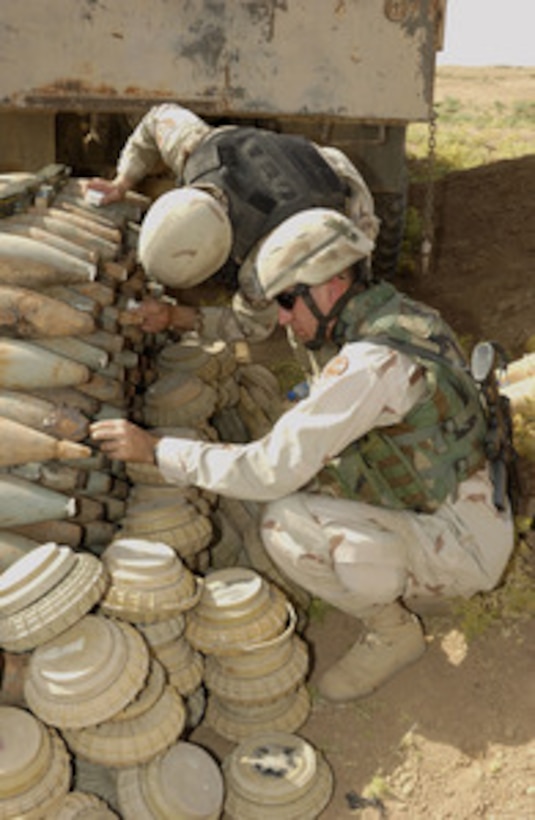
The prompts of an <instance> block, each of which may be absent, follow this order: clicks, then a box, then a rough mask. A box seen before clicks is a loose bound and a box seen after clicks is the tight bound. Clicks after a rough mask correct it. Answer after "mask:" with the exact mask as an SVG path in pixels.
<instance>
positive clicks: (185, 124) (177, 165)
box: [117, 103, 379, 341]
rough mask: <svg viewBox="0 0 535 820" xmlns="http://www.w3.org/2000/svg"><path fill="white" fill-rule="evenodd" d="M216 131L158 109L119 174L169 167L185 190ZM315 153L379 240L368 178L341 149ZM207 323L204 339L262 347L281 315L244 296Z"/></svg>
mask: <svg viewBox="0 0 535 820" xmlns="http://www.w3.org/2000/svg"><path fill="white" fill-rule="evenodd" d="M222 127H223V128H234V127H235V126H222ZM212 131H213V128H212V127H211V126H210V125H208V124H207V123H205V122H204V121H203V120H202V119H200V118H199V117H197V115H196V114H194V113H193V112H191V111H189V110H188V109H185V108H182V107H181V106H179V105H175V104H171V103H169V104H164V105H159V106H155V107H154V108H152V109H151V110H150V111H149V112H148V113H147V114H146V115H145V116H144V117H143V119H142V120H141V121H140V123H139V124H138V126H137V127H136V128H135V129H134V131H133V132H132V134H131V135H130V137H129V139H128V140H127V142H126V144H125V146H124V148H123V150H122V152H121V155H120V157H119V161H118V164H117V172H118V173H119V174H121V175H124V176H126V177H128V179H129V180H130V181H131V182H132V183H134V184H135V183H137V182H139V181H140V180H141V179H143V178H144V177H145V176H146V175H147V174H148V173H150V171H152V170H153V169H154V167H155V166H156V165H157V164H158V162H159V161H163V163H164V164H165V165H166V166H167V167H168V168H169V169H171V171H173V173H174V174H175V175H176V179H177V184H181V181H182V179H183V171H184V167H185V164H186V161H187V159H188V157H189V156H190V154H191V153H192V151H194V150H195V148H196V147H197V146H198V145H199V144H200V143H201V142H202V140H203V139H204V138H205V137H206V136H207V135H208V134H210V133H211V132H212ZM315 147H316V149H317V151H318V153H319V154H320V155H321V156H322V157H323V159H324V160H325V161H326V162H327V163H328V164H329V166H330V167H331V168H332V169H333V170H334V171H335V172H336V174H337V176H338V177H339V178H340V179H341V180H343V181H344V183H345V184H346V186H347V189H348V191H349V196H348V200H347V211H348V216H349V217H350V218H351V219H352V220H353V221H354V222H355V224H357V225H358V226H359V227H360V228H361V229H362V230H363V231H364V232H365V233H366V234H368V235H369V236H370V237H371V238H375V237H376V235H377V233H378V230H379V223H378V220H377V218H376V217H375V215H374V204H373V198H372V196H371V193H370V191H369V189H368V187H367V185H366V183H365V182H364V180H363V178H362V176H361V175H360V173H359V172H358V171H357V169H356V168H355V167H354V165H353V164H352V163H351V162H350V160H349V159H348V158H347V157H346V156H345V155H344V154H343V153H342V152H341V151H339V150H338V149H337V148H333V147H321V146H315ZM201 320H202V335H203V337H204V338H206V339H223V340H224V341H232V340H235V339H240V338H246V339H248V340H249V341H261V340H262V339H265V338H267V337H268V336H269V335H270V334H271V332H272V331H273V329H274V328H275V326H276V324H277V309H276V306H274V305H273V304H269V305H263V306H256V305H255V306H253V305H251V304H250V303H249V302H248V301H247V300H245V299H244V298H243V295H242V294H241V293H239V292H238V293H236V294H235V296H234V298H233V300H232V309H228V308H224V307H223V308H222V307H216V308H204V307H203V308H201Z"/></svg>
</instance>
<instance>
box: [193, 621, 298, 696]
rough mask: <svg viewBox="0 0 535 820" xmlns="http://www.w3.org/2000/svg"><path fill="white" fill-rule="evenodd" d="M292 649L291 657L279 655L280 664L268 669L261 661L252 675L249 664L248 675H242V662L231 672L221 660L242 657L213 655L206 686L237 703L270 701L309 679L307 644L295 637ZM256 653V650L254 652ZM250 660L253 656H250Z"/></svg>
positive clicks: (206, 663) (209, 659)
mask: <svg viewBox="0 0 535 820" xmlns="http://www.w3.org/2000/svg"><path fill="white" fill-rule="evenodd" d="M291 646H292V652H291V654H290V656H289V657H288V658H285V657H284V656H283V655H281V656H280V658H279V661H278V664H277V666H275V667H273V666H271V664H270V666H271V668H270V669H269V670H266V668H265V666H264V668H262V663H261V661H260V662H259V668H258V670H257V673H256V675H254V676H252V675H251V669H250V667H249V666H248V669H247V674H244V675H242V674H241V669H240V667H239V664H237V665H236V667H235V669H234V670H233V672H232V673H229V672H228V671H227V669H225V666H224V665H223V664H221V663H220V660H232V659H234V660H238V658H241V657H242V656H241V655H240V656H238V655H234V656H232V657H231V658H228V657H227V658H225V657H224V656H221V657H219V658H218V657H217V656H215V655H212V656H210V657H208V658H206V661H205V670H204V681H205V683H206V686H207V688H208V689H209V690H210V692H212V693H213V694H214V695H216V696H217V697H218V698H219V699H220V700H224V701H236V702H238V703H244V704H245V703H247V704H251V703H258V704H262V703H270V702H271V701H273V700H277V699H279V698H281V697H284V696H285V695H287V694H289V693H290V692H292V691H294V690H295V689H297V688H298V687H299V686H301V685H302V684H303V683H304V681H305V678H306V675H307V671H308V665H309V657H308V649H307V647H306V645H305V643H304V642H303V641H302V640H301V639H300V638H298V637H297V636H295V635H294V636H293V641H292V644H291ZM251 654H254V653H251ZM248 660H249V661H250V660H251V659H248Z"/></svg>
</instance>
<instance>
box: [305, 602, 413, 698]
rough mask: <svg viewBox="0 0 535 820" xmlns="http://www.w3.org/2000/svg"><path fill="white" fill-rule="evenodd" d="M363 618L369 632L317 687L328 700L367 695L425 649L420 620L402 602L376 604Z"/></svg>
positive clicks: (328, 672) (325, 675) (329, 671)
mask: <svg viewBox="0 0 535 820" xmlns="http://www.w3.org/2000/svg"><path fill="white" fill-rule="evenodd" d="M361 620H362V621H363V623H364V625H365V627H366V629H367V633H366V634H365V635H364V636H363V637H362V638H360V639H359V640H358V641H357V642H356V643H355V644H354V645H353V646H352V647H351V649H350V650H349V652H347V653H346V654H345V655H344V656H343V657H342V658H341V659H340V660H339V661H337V663H335V664H334V666H331V668H330V669H328V670H327V672H325V674H324V675H323V676H322V677H321V678H320V681H319V683H318V689H319V692H320V694H321V695H322V696H323V697H324V698H327V700H332V701H338V702H343V701H347V700H354V699H355V698H361V697H363V696H364V695H368V694H370V692H373V691H374V689H377V688H378V687H379V686H381V684H383V683H385V681H387V680H388V678H390V677H391V676H392V675H394V674H395V673H396V672H399V671H400V670H401V669H403V667H404V666H407V665H408V664H410V663H413V662H414V661H416V660H418V658H419V657H420V656H421V655H423V653H424V651H425V639H424V635H423V630H422V627H421V625H420V622H419V621H418V619H417V618H416V616H415V615H412V614H411V613H410V612H408V611H407V610H406V609H405V608H404V607H403V606H401V604H398V603H393V604H388V605H387V606H382V607H376V608H374V610H373V611H371V613H370V614H369V615H366V617H363V618H361Z"/></svg>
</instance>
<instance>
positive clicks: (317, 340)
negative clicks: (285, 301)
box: [301, 282, 362, 350]
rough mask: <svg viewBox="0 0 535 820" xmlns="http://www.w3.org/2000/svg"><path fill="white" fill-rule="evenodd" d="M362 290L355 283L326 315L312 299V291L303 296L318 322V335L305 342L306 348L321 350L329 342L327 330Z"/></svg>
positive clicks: (305, 292) (359, 285)
mask: <svg viewBox="0 0 535 820" xmlns="http://www.w3.org/2000/svg"><path fill="white" fill-rule="evenodd" d="M361 288H362V285H361V284H360V283H359V282H353V283H352V284H351V285H350V287H349V288H348V289H347V290H346V291H345V292H344V293H342V295H341V296H340V298H339V299H338V300H337V301H336V302H335V303H334V305H333V306H332V308H331V309H330V311H329V312H328V313H327V314H325V313H322V312H321V310H320V309H319V307H318V306H317V304H316V302H315V301H314V299H313V298H312V295H311V293H310V290H309V289H307V290H305V291H304V292H303V293H302V294H301V299H302V300H303V302H304V303H305V305H306V306H307V308H308V309H309V311H310V312H311V314H312V315H313V316H314V318H315V319H316V320H317V322H318V327H317V329H316V334H315V336H314V338H313V339H310V341H308V342H305V347H306V348H307V349H308V350H319V349H320V347H322V346H323V345H324V344H325V342H326V340H327V328H328V327H329V325H330V323H331V322H332V320H333V319H337V318H338V316H339V315H340V314H341V312H342V311H343V309H344V308H345V306H346V305H347V303H348V302H349V300H350V299H351V298H352V297H353V296H355V295H356V294H357V293H358V292H359V291H360V290H361Z"/></svg>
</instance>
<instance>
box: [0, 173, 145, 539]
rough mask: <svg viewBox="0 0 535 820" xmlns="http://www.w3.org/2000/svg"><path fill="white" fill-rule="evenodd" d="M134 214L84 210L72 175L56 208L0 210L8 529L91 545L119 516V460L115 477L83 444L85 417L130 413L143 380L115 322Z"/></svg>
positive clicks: (2, 462) (0, 492) (0, 502)
mask: <svg viewBox="0 0 535 820" xmlns="http://www.w3.org/2000/svg"><path fill="white" fill-rule="evenodd" d="M68 186H69V187H68ZM132 215H136V216H137V217H138V218H140V216H141V210H140V207H139V204H138V205H136V206H135V207H133V206H132V204H131V203H129V202H126V203H124V204H122V205H120V206H117V207H114V208H113V209H108V208H106V209H101V210H98V209H95V208H91V207H89V206H87V205H86V203H84V200H83V196H82V193H81V187H80V184H79V183H76V184H75V185H74V186H73V185H70V183H68V184H67V186H65V187H64V188H63V189H62V191H61V194H58V195H57V196H56V198H55V199H54V202H53V204H52V206H50V207H48V206H47V207H40V208H29V209H28V211H27V212H26V213H17V214H15V215H13V216H11V217H8V218H6V219H2V220H0V333H1V334H2V335H1V337H0V353H1V355H2V359H3V361H4V366H3V368H2V374H1V376H0V432H2V433H3V436H2V438H3V440H4V441H5V442H6V443H7V446H6V447H5V448H3V454H2V458H1V459H0V467H2V468H3V470H2V473H1V474H0V482H1V488H0V531H3V532H4V533H5V537H7V535H9V534H16V535H23V536H25V537H27V538H29V539H31V540H33V541H34V542H35V543H36V544H39V543H43V542H45V541H54V540H55V541H58V542H61V543H67V544H69V545H70V546H72V547H87V548H92V547H93V546H94V545H98V544H103V543H106V542H107V541H109V540H110V539H111V538H112V537H113V534H114V533H115V531H116V530H117V526H118V525H117V523H116V522H117V520H118V519H119V518H120V517H121V516H122V515H123V514H124V498H125V494H126V484H125V482H124V481H123V480H122V473H121V469H120V468H118V475H117V478H116V480H112V479H111V478H110V475H109V474H110V468H109V465H107V464H106V460H105V459H104V458H101V457H100V458H99V457H98V456H93V455H92V451H91V449H90V448H88V447H86V446H84V445H83V444H82V443H81V442H82V441H83V440H84V439H85V438H86V437H87V436H88V428H89V424H90V422H91V421H93V420H95V419H98V418H102V417H106V416H110V415H115V416H117V415H125V414H126V413H127V411H128V409H129V407H130V406H131V404H132V402H133V400H134V398H135V394H136V386H137V384H138V383H139V380H140V372H139V366H140V360H139V353H138V351H137V350H136V349H135V345H136V344H137V342H136V340H135V337H134V341H133V342H131V340H130V339H129V338H128V334H127V333H125V332H124V330H123V329H121V327H120V325H119V315H120V307H121V302H122V299H123V292H122V288H123V286H126V283H127V279H128V277H129V275H130V272H131V267H132V266H131V264H130V262H124V264H123V263H122V262H121V261H119V257H120V255H121V253H122V249H123V244H124V242H123V240H124V232H125V230H126V223H127V220H128V219H129V218H131V217H132ZM128 345H130V346H129V347H128ZM139 349H141V348H139ZM103 471H106V472H107V473H108V476H107V478H108V482H107V483H106V482H104V483H105V484H106V486H103V483H102V481H100V482H99V481H98V474H99V473H102V472H103ZM95 472H96V473H97V480H94V478H93V474H94V473H95ZM111 472H112V473H113V469H112V470H111ZM6 531H7V532H6Z"/></svg>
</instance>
